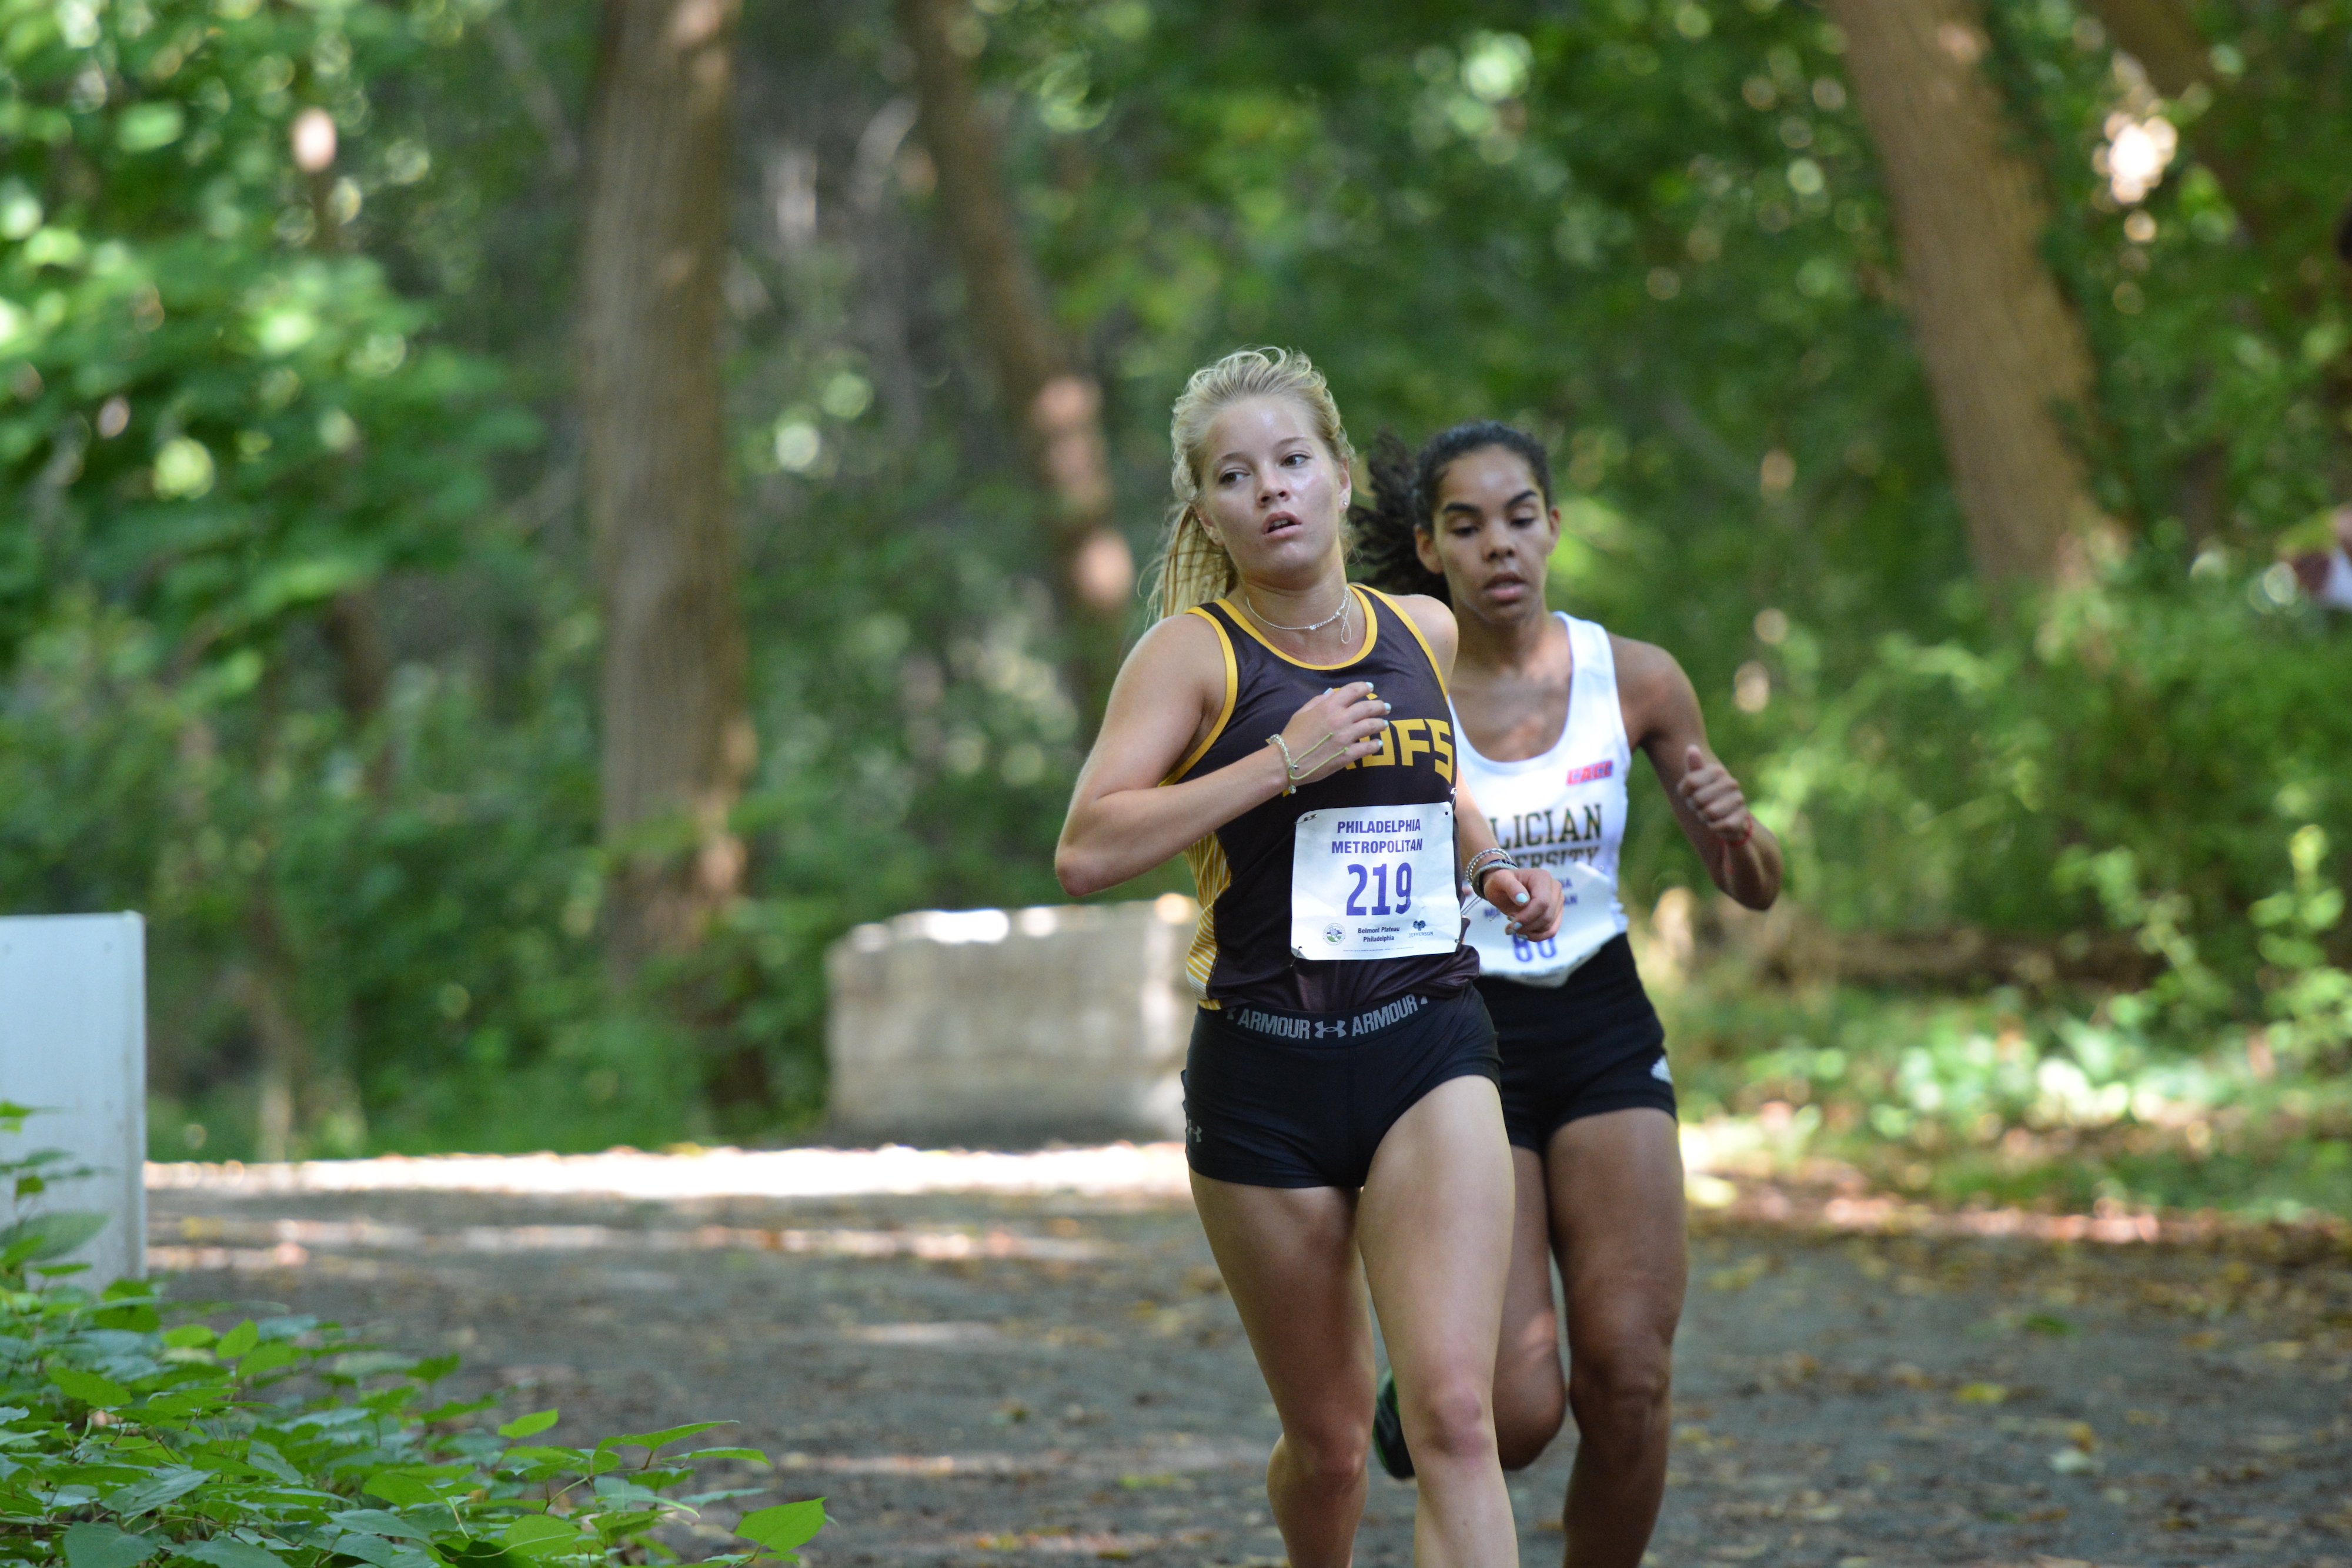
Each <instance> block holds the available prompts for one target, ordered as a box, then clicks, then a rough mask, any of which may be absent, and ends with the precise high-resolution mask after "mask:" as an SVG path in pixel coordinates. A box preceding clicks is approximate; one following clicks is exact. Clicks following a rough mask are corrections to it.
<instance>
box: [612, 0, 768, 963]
mask: <svg viewBox="0 0 2352 1568" xmlns="http://www.w3.org/2000/svg"><path fill="white" fill-rule="evenodd" d="M736 16H737V6H736V4H735V0H605V5H604V38H603V42H602V53H601V58H600V60H599V62H598V77H597V89H596V105H595V124H594V129H593V138H592V143H591V152H590V157H591V169H590V186H589V198H588V213H587V222H586V235H585V244H584V251H583V257H582V265H581V293H582V310H581V315H582V328H583V340H582V350H583V352H582V360H583V402H584V405H585V410H584V412H585V414H586V432H587V498H588V514H589V520H590V523H591V525H592V527H593V530H594V534H595V540H596V549H597V554H598V565H599V568H600V570H601V574H602V577H603V584H604V755H603V780H602V782H603V790H604V800H603V816H604V841H605V844H606V847H607V848H608V850H610V851H611V852H614V857H615V860H614V882H613V885H612V893H611V902H610V904H609V925H608V926H607V939H608V948H607V950H608V953H609V955H610V960H611V966H612V968H613V971H614V976H615V977H616V978H619V979H625V978H627V977H629V976H630V975H631V974H633V973H634V972H635V969H636V967H637V966H638V965H639V964H640V963H641V962H642V961H643V960H644V959H645V958H646V957H647V956H651V955H654V954H656V953H661V952H674V951H677V950H680V949H682V948H685V947H688V946H691V945H692V944H693V943H694V941H695V940H696V938H697V936H698V934H699V932H700V931H701V929H702V926H703V925H704V923H705V921H706V920H707V918H708V916H709V915H710V913H711V912H712V911H713V910H715V909H716V908H718V907H719V906H720V905H721V904H725V903H726V902H727V901H729V900H730V899H731V898H733V897H734V896H735V895H736V894H738V892H739V891H740V886H741V882H742V872H743V852H742V849H741V846H740V843H739V842H738V841H736V839H735V838H734V837H733V836H732V834H731V833H730V831H729V828H728V813H729V812H730V810H731V809H732V808H733V806H734V804H735V801H736V798H737V796H738V794H739V793H740V789H741V787H742V781H743V779H744V778H745V776H746V775H747V773H748V772H749V771H750V768H751V750H752V742H751V719H750V716H749V715H748V713H747V711H746V709H745V706H744V703H745V699H744V659H745V654H744V646H743V627H742V617H741V612H740V607H739V606H738V604H737V601H736V565H735V543H734V538H733V534H732V531H731V527H730V519H729V517H728V497H727V480H726V451H725V444H724V441H723V438H722V434H721V426H720V406H719V404H720V387H719V268H720V267H721V265H722V264H723V262H724V259H725V256H726V236H727V210H728V200H727V197H728V191H727V155H728V141H729V132H730V116H731V113H732V109H733V56H732V50H733V47H734V40H735V23H736Z"/></svg>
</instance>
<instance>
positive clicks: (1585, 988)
mask: <svg viewBox="0 0 2352 1568" xmlns="http://www.w3.org/2000/svg"><path fill="white" fill-rule="evenodd" d="M1478 992H1479V994H1480V995H1481V996H1483V997H1485V998H1486V1010H1487V1011H1488V1013H1489V1014H1491V1015H1492V1016H1493V1018H1494V1020H1495V1034H1496V1039H1497V1040H1498V1041H1499V1043H1500V1044H1501V1047H1502V1052H1503V1077H1502V1087H1503V1124H1504V1125H1505V1126H1506V1127H1507V1128H1508V1129H1509V1130H1510V1134H1511V1143H1512V1144H1513V1145H1515V1146H1516V1147H1518V1148H1522V1149H1533V1150H1535V1151H1536V1152H1537V1153H1538V1154H1541V1153H1542V1152H1543V1151H1544V1150H1545V1149H1546V1148H1548V1147H1549V1146H1550V1144H1551V1137H1552V1134H1554V1133H1557V1132H1559V1130H1560V1129H1561V1128H1562V1127H1564V1126H1566V1125H1568V1124H1570V1122H1573V1121H1576V1120H1578V1119H1579V1118H1580V1117H1584V1116H1598V1115H1600V1114H1601V1113H1603V1112H1607V1111H1625V1110H1630V1109H1632V1108H1633V1107H1634V1106H1637V1105H1654V1106H1655V1107H1656V1108H1657V1109H1659V1110H1661V1111H1664V1113H1666V1114H1667V1115H1669V1116H1672V1115H1674V1114H1675V1081H1674V1079H1673V1077H1672V1076H1671V1075H1670V1074H1669V1073H1668V1071H1667V1070H1666V1030H1665V1026H1664V1024H1662V1023H1660V1022H1659V1021H1658V1011H1657V1009H1655V1008H1654V1007H1652V1006H1651V1005H1650V993H1649V992H1647V991H1645V990H1643V988H1642V977H1641V974H1640V972H1639V971H1638V970H1636V969H1635V968H1634V967H1633V944H1632V943H1630V942H1628V941H1626V940H1625V938H1624V937H1623V936H1613V937H1612V938H1610V940H1609V941H1608V942H1607V943H1605V944H1604V945H1603V946H1601V950H1600V951H1599V952H1597V953H1595V954H1593V955H1592V956H1591V957H1590V958H1587V959H1586V960H1585V961H1584V962H1583V963H1582V964H1581V965H1580V966H1579V967H1578V968H1577V970H1576V972H1575V973H1574V974H1572V975H1570V976H1569V977H1568V979H1567V982H1566V983H1565V984H1563V985H1561V986H1559V987H1558V988H1553V989H1547V988H1543V987H1540V986H1523V985H1520V984H1519V983H1518V982H1517V981H1516V980H1504V979H1494V978H1482V979H1481V980H1480V981H1479V982H1478Z"/></svg>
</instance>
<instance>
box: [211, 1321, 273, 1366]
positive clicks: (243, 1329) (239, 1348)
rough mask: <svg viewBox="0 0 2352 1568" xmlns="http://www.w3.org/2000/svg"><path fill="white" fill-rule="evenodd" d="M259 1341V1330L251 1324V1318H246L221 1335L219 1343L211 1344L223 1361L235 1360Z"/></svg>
mask: <svg viewBox="0 0 2352 1568" xmlns="http://www.w3.org/2000/svg"><path fill="white" fill-rule="evenodd" d="M259 1343H261V1331H260V1330H259V1329H257V1328H255V1327H254V1326H253V1320H252V1319H251V1318H247V1319H246V1320H245V1322H241V1323H239V1324H237V1325H236V1327H235V1328H233V1329H231V1330H229V1331H228V1333H225V1334H223V1335H221V1337H220V1343H218V1344H216V1345H215V1346H213V1351H214V1353H215V1354H217V1355H218V1356H219V1357H220V1358H221V1359H222V1360H223V1361H235V1360H236V1358H237V1357H239V1356H241V1355H243V1354H246V1353H247V1351H250V1350H251V1349H252V1348H253V1347H254V1346H255V1345H257V1344H259Z"/></svg>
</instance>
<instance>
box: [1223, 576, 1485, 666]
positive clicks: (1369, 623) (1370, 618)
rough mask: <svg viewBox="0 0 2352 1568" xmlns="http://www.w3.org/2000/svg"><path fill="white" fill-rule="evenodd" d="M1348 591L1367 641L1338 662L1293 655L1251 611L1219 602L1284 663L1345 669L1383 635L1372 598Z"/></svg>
mask: <svg viewBox="0 0 2352 1568" xmlns="http://www.w3.org/2000/svg"><path fill="white" fill-rule="evenodd" d="M1348 591H1349V592H1350V593H1352V594H1354V595H1355V596H1356V602H1357V603H1359V604H1361V605H1362V606H1363V607H1364V645H1363V646H1362V647H1360V648H1359V649H1357V650H1356V651H1355V652H1354V653H1350V654H1349V655H1348V656H1347V657H1346V658H1344V659H1342V660H1340V661H1339V663H1338V664H1308V663H1307V661H1306V660H1304V659H1294V658H1292V657H1291V656H1290V655H1289V654H1287V653H1284V652H1283V651H1282V650H1281V649H1279V648H1277V647H1276V646H1275V645H1274V644H1273V643H1271V642H1268V641H1267V639H1266V635H1265V632H1261V631H1259V630H1258V629H1257V627H1256V626H1255V625H1254V624H1253V623H1252V622H1251V621H1250V618H1249V615H1248V613H1247V612H1245V611H1244V610H1242V609H1241V608H1240V607H1239V606H1237V605H1236V604H1234V601H1232V600H1230V599H1220V600H1218V601H1217V602H1218V603H1219V604H1222V605H1223V606H1224V609H1225V613H1226V614H1228V615H1230V616H1232V617H1233V618H1234V625H1236V626H1238V627H1240V628H1241V629H1242V630H1243V631H1244V632H1248V633H1249V634H1250V635H1251V636H1253V637H1255V638H1256V639H1257V640H1258V641H1259V642H1260V643H1263V644H1265V651H1266V652H1267V653H1271V654H1273V655H1274V656H1275V657H1276V658H1277V659H1280V660H1281V661H1282V662H1283V663H1284V664H1295V665H1297V667H1298V668H1300V669H1302V670H1344V669H1346V668H1347V667H1348V666H1349V665H1350V664H1358V663H1360V662H1361V661H1362V660H1363V659H1364V658H1365V657H1366V656H1367V655H1369V654H1370V653H1371V651H1372V644H1373V643H1377V642H1379V641H1380V637H1381V622H1380V617H1378V616H1376V615H1374V614H1373V613H1372V607H1371V604H1370V601H1367V600H1366V599H1365V598H1364V591H1363V590H1362V589H1361V588H1359V587H1358V586H1357V585H1356V584H1354V583H1352V582H1351V583H1349V585H1348ZM1389 608H1390V609H1391V610H1393V609H1395V608H1396V606H1395V605H1393V604H1391V606H1389ZM1414 634H1415V635H1416V636H1418V635H1419V633H1418V632H1416V633H1414ZM1423 646H1424V647H1426V646H1427V644H1426V643H1424V644H1423ZM1444 684H1445V683H1444V680H1443V679H1441V680H1440V681H1439V682H1438V685H1441V686H1442V685H1444Z"/></svg>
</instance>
